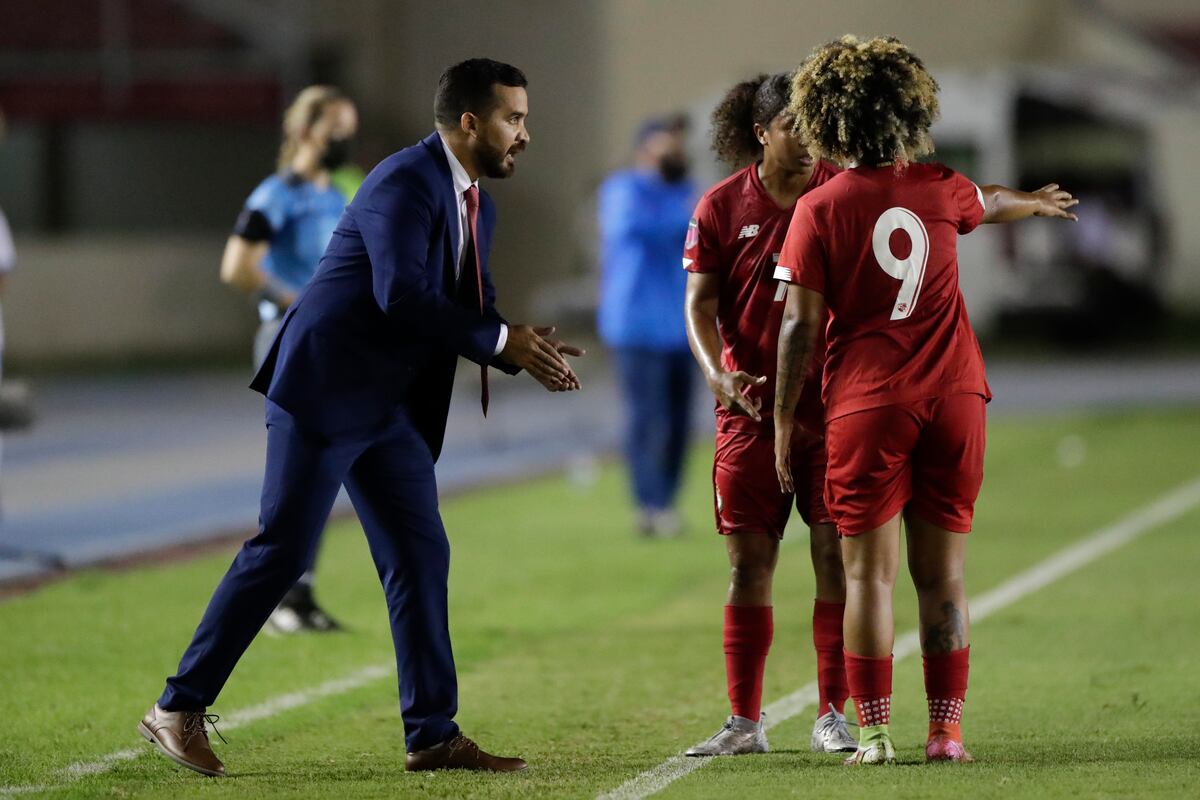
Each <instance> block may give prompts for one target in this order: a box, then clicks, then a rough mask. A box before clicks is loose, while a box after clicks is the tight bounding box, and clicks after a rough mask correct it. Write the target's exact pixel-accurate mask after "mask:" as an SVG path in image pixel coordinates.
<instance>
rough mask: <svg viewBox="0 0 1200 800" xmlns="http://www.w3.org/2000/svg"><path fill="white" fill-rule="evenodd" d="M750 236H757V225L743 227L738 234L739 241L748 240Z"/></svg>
mask: <svg viewBox="0 0 1200 800" xmlns="http://www.w3.org/2000/svg"><path fill="white" fill-rule="evenodd" d="M752 236H758V226H757V225H743V226H742V230H741V231H740V232H739V233H738V238H739V239H749V238H750V237H752Z"/></svg>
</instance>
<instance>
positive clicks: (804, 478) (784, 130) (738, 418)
mask: <svg viewBox="0 0 1200 800" xmlns="http://www.w3.org/2000/svg"><path fill="white" fill-rule="evenodd" d="M790 88H791V75H790V74H787V73H781V74H778V75H773V76H767V75H761V76H759V77H758V78H755V79H754V80H750V81H746V82H744V83H740V84H738V85H737V86H735V87H733V89H731V90H730V92H729V93H728V94H727V95H726V96H725V98H724V100H722V102H721V104H720V105H719V106H718V107H717V109H716V111H715V112H714V113H713V149H714V150H716V152H717V154H718V155H719V156H720V157H721V159H722V160H723V161H725V162H726V163H728V164H729V165H730V166H731V167H739V166H743V165H748V166H744V168H742V169H739V170H738V171H737V172H735V173H734V174H733V175H732V176H731V177H729V178H728V179H726V180H724V181H722V182H721V183H718V184H717V185H716V186H714V187H713V188H711V189H710V190H709V191H708V192H707V193H706V194H705V195H704V197H703V198H702V199H701V200H700V203H699V205H698V206H697V208H696V213H695V217H694V218H693V219H692V221H691V225H690V227H689V229H688V236H687V241H686V247H685V250H684V254H683V255H684V258H683V265H684V268H685V269H687V270H688V271H689V272H690V273H691V274H689V275H688V284H687V300H686V314H685V317H686V320H687V327H688V338H689V340H690V342H691V346H692V352H693V353H694V354H695V356H696V360H697V361H698V362H699V363H700V366H701V368H702V370H703V372H704V375H705V378H706V379H707V381H708V385H709V388H710V389H711V390H712V392H713V394H714V395H715V396H716V399H717V405H716V416H717V448H716V458H715V461H714V464H713V483H714V487H713V488H714V493H715V501H716V503H715V504H716V522H717V530H718V532H720V533H721V534H724V535H725V546H726V550H727V551H728V554H729V563H730V567H731V570H730V585H729V594H728V598H727V605H726V606H725V629H724V638H725V665H726V673H727V675H726V677H727V680H728V689H729V701H730V705H731V706H732V708H731V711H732V714H731V716H730V717H729V719H728V721H727V722H726V723H725V725H724V726H723V727H722V728H721V730H719V731H718V732H717V733H716V734H715V735H714V736H713V737H711V738H710V739H709V740H708V741H706V742H703V743H701V744H699V745H697V746H696V747H693V748H692V749H691V750H689V751H688V753H687V754H688V755H690V756H709V755H737V754H742V753H755V752H764V751H765V750H766V749H767V740H766V736H765V734H764V731H763V724H762V715H761V704H762V683H763V671H764V668H765V664H766V659H767V651H768V650H769V649H770V646H771V639H772V635H773V629H774V623H773V619H772V608H771V583H772V576H773V574H774V571H775V563H776V559H777V557H778V553H779V540H780V538H781V537H782V536H783V530H784V527H785V525H786V524H787V521H788V517H789V515H790V512H791V506H792V499H793V493H789V494H788V495H787V496H781V495H780V494H779V492H778V491H776V490H775V487H774V482H773V481H772V476H773V474H774V464H775V450H774V434H773V429H772V420H771V405H772V403H771V399H772V398H773V397H774V393H775V387H774V382H775V349H776V339H777V337H778V335H779V326H780V320H781V319H782V314H783V294H782V292H781V289H782V287H781V286H780V285H779V284H778V283H777V282H776V281H775V280H774V278H773V274H774V271H775V263H776V261H777V260H778V259H779V252H780V249H781V248H782V246H783V237H784V234H785V233H786V232H787V225H788V221H789V220H790V219H791V216H792V208H793V207H794V206H795V204H796V198H798V197H800V196H801V195H803V194H804V193H805V192H807V191H811V190H813V189H814V188H816V187H817V186H820V185H821V184H823V183H825V182H826V181H827V180H829V179H830V178H832V177H833V176H834V175H836V174H837V172H838V170H837V168H836V167H834V166H832V165H831V164H829V163H828V162H824V161H818V160H816V159H814V158H813V157H812V156H810V155H809V154H808V151H807V150H805V148H804V146H803V144H801V142H800V140H799V139H797V138H796V136H795V135H793V133H792V118H791V116H790V115H788V114H787V113H785V108H786V106H787V102H788V96H789V94H790ZM810 368H811V369H812V370H813V372H814V374H816V375H819V374H820V370H821V364H820V359H819V358H818V359H816V360H814V362H813V364H812V365H811V367H810ZM811 384H812V387H813V388H811V389H810V390H809V391H808V392H806V393H805V396H804V398H803V399H802V400H801V402H800V404H799V408H798V410H796V411H795V412H794V413H795V414H796V415H797V416H798V419H799V424H798V425H797V426H795V427H794V428H793V427H791V426H789V428H788V430H794V431H795V440H794V441H793V442H792V443H791V445H790V446H791V448H792V451H791V452H792V453H793V454H794V456H793V458H794V463H795V465H796V466H795V485H796V487H797V488H796V491H795V492H794V495H795V503H796V507H797V508H798V509H799V511H800V515H801V517H803V519H804V520H805V522H807V523H808V525H809V528H810V530H811V549H812V560H813V567H814V569H815V571H816V595H817V597H816V603H815V609H814V612H813V639H814V643H815V644H816V648H817V670H818V676H819V685H820V706H819V708H818V711H817V716H818V719H817V722H816V724H815V725H814V728H813V738H812V747H813V749H814V750H817V751H819V752H838V751H844V750H853V749H854V748H855V741H854V738H853V737H852V736H851V735H850V733H849V731H848V730H847V729H846V718H845V717H844V716H843V715H842V711H843V708H844V706H845V703H846V698H847V695H848V693H849V690H848V689H847V684H846V672H845V666H844V660H843V654H842V653H843V649H842V610H843V608H844V604H845V593H846V587H845V581H844V579H843V577H842V561H841V554H840V552H839V547H838V541H837V530H836V528H835V527H834V526H833V525H832V521H831V519H830V516H829V514H828V512H827V511H826V510H825V504H824V500H823V496H822V492H823V489H824V484H825V447H824V442H823V441H822V429H823V427H824V422H823V411H822V408H821V400H820V396H819V387H818V385H817V384H819V381H818V380H814V381H812V382H811ZM763 398H766V402H765V403H764V402H763Z"/></svg>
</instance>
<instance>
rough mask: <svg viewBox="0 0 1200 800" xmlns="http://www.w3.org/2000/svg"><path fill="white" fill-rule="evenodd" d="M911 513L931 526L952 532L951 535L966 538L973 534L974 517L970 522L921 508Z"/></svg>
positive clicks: (914, 509)
mask: <svg viewBox="0 0 1200 800" xmlns="http://www.w3.org/2000/svg"><path fill="white" fill-rule="evenodd" d="M911 511H912V513H913V514H915V515H916V516H918V517H920V518H921V519H922V520H923V521H925V522H928V523H929V524H930V525H936V526H937V527H939V528H941V529H943V530H947V531H950V532H951V533H959V534H962V535H963V536H966V535H967V534H968V533H970V532H971V528H972V527H973V526H974V523H975V519H974V517H972V518H971V519H968V520H963V518H962V517H948V516H946V515H945V514H938V513H936V512H929V511H925V510H923V509H919V508H913V509H911ZM964 526H965V528H964Z"/></svg>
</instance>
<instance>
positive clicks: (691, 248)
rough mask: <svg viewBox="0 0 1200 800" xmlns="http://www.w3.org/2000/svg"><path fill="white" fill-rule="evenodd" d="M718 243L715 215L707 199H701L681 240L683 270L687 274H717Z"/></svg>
mask: <svg viewBox="0 0 1200 800" xmlns="http://www.w3.org/2000/svg"><path fill="white" fill-rule="evenodd" d="M719 243H720V235H719V234H718V231H717V220H716V214H715V213H714V211H713V207H712V204H711V203H709V201H708V198H707V197H702V198H700V202H699V203H697V204H696V211H695V213H694V214H693V215H692V219H691V221H690V222H688V229H687V237H686V238H685V239H684V240H683V268H684V269H685V270H687V271H688V272H719V271H720V269H721V258H720V252H719V247H718V245H719Z"/></svg>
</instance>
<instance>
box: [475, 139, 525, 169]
mask: <svg viewBox="0 0 1200 800" xmlns="http://www.w3.org/2000/svg"><path fill="white" fill-rule="evenodd" d="M479 144H480V147H479V151H478V156H479V166H480V167H482V168H483V174H484V175H486V176H487V177H489V178H507V177H508V176H510V175H512V174H513V170H514V169H516V159H514V160H513V163H512V164H508V163H505V160H504V159H505V158H506V157H507V156H508V154H509V153H510V152H512V153H514V154H515V153H516V152H519V151H516V150H513V151H510V150H507V149H505V150H501V149H500V148H498V147H493V146H492V145H491V144H490V143H488V142H482V141H481V142H480V143H479Z"/></svg>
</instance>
